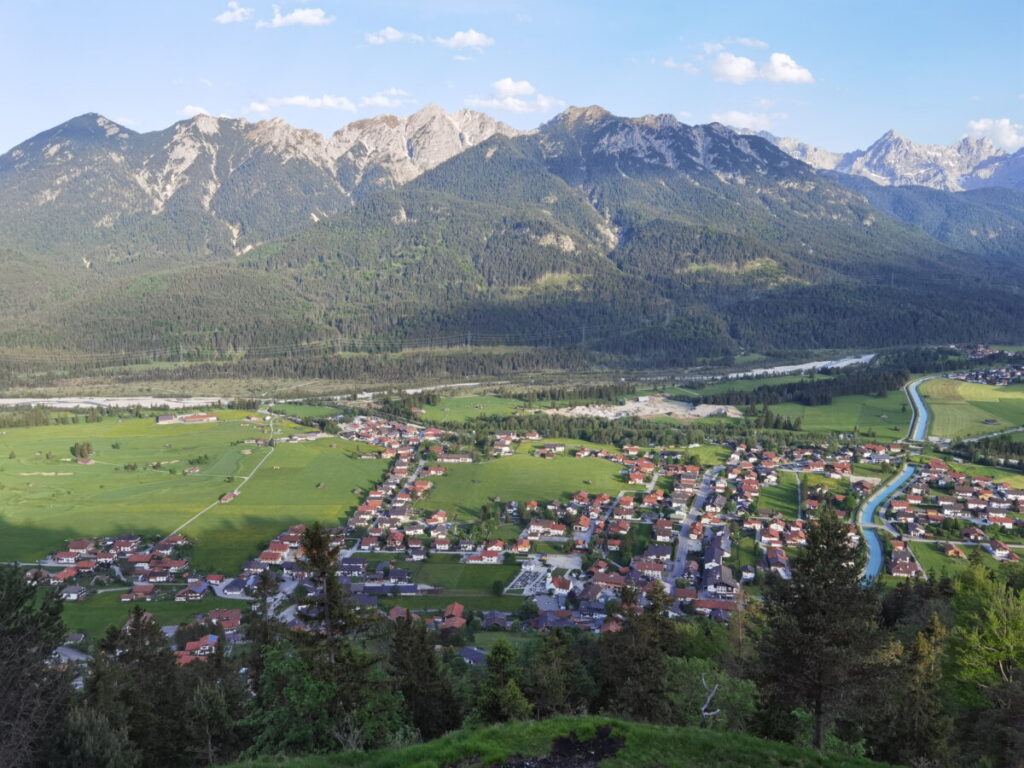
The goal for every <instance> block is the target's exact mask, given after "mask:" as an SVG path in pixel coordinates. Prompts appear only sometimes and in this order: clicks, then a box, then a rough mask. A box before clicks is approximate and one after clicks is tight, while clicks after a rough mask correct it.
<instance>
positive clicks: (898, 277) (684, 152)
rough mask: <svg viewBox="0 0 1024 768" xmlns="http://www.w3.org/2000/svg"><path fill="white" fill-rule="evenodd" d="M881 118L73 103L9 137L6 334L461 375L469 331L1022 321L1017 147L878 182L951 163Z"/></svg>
mask: <svg viewBox="0 0 1024 768" xmlns="http://www.w3.org/2000/svg"><path fill="white" fill-rule="evenodd" d="M887 136H888V139H886V137H883V139H886V141H885V144H886V146H887V147H888V149H886V148H885V147H882V146H879V142H876V144H875V145H872V147H871V148H869V150H867V151H866V152H864V153H861V154H860V155H859V156H858V157H856V158H853V157H850V156H842V157H838V158H836V157H832V156H830V155H826V154H823V153H822V151H818V150H813V149H812V148H809V147H801V146H797V145H796V144H795V143H793V142H790V141H788V140H781V139H775V138H774V137H765V136H759V135H750V134H743V133H739V132H737V131H734V130H732V129H729V128H727V127H726V126H723V125H720V124H717V123H712V124H709V125H695V126H691V125H685V124H683V123H681V122H679V121H678V120H676V119H675V118H674V117H671V116H668V115H659V116H646V117H639V118H625V117H619V116H615V115H612V114H611V113H609V112H608V111H606V110H604V109H602V108H600V107H587V108H575V107H573V108H569V109H567V110H566V111H564V112H562V113H561V114H559V115H557V116H556V117H555V118H553V119H552V120H550V121H548V122H547V123H544V124H543V125H541V126H540V127H538V128H537V129H536V130H533V131H529V132H520V131H516V130H514V129H512V128H510V127H509V126H507V125H504V124H502V123H500V122H498V121H496V120H494V119H492V118H490V117H488V116H486V115H483V114H480V113H476V112H471V111H466V110H463V111H461V112H456V113H453V114H446V113H444V112H443V111H442V110H441V109H440V108H438V107H433V106H431V107H427V108H425V109H423V110H421V111H419V112H417V113H415V114H413V115H411V116H409V117H407V118H397V117H393V116H388V115H383V116H380V117H376V118H372V119H368V120H361V121H358V122H355V123H352V124H350V125H347V126H345V127H343V128H342V129H341V130H339V131H337V132H336V133H335V134H333V135H332V136H330V137H324V136H321V135H319V134H316V133H313V132H310V131H304V130H300V129H296V128H293V127H291V126H289V125H287V124H286V123H284V122H282V121H280V120H271V121H265V122H257V123H250V122H247V121H245V120H237V119H229V118H214V117H210V116H206V115H200V116H197V117H195V118H192V119H189V120H185V121H182V122H179V123H177V124H175V125H173V126H171V127H170V128H168V129H166V130H163V131H158V132H152V133H136V132H134V131H131V130H128V129H127V128H124V127H123V126H120V125H117V124H116V123H114V122H112V121H110V120H108V119H106V118H104V117H102V116H100V115H96V114H87V115H82V116H80V117H77V118H74V119H72V120H69V121H68V122H66V123H63V124H61V125H59V126H57V127H55V128H53V129H51V130H48V131H45V132H43V133H41V134H39V135H38V136H35V137H33V138H31V139H29V140H28V141H26V142H24V143H22V144H20V145H18V146H17V147H15V148H14V149H12V150H11V151H9V152H8V153H6V154H5V155H3V156H0V266H2V269H3V271H4V275H5V279H4V281H2V284H0V320H2V324H0V348H4V349H6V350H8V351H9V354H12V355H13V354H14V353H13V352H10V350H15V351H17V353H18V354H19V355H21V357H20V358H17V359H23V360H28V359H33V360H48V359H57V358H56V357H54V356H55V355H63V356H64V358H61V359H71V360H75V361H82V360H87V359H90V360H91V359H95V360H100V359H102V360H105V361H123V360H134V359H136V358H137V357H138V358H140V359H142V358H145V359H175V360H177V359H180V360H189V359H192V360H199V359H206V358H208V357H210V356H211V355H212V356H214V357H218V356H219V358H220V359H221V362H222V363H223V362H224V360H233V361H238V360H239V359H243V360H249V361H252V360H255V359H264V358H267V359H270V358H273V360H274V362H273V363H272V364H270V363H268V366H271V367H273V366H281V365H282V363H281V362H280V357H281V355H283V354H285V353H287V354H288V355H292V356H294V355H295V354H302V355H303V356H312V355H314V354H315V355H317V356H319V357H321V358H323V357H325V356H328V355H327V353H328V352H329V353H331V355H329V357H330V361H329V362H328V363H324V364H323V366H325V367H320V368H317V369H316V370H317V371H318V372H321V373H325V375H330V374H332V373H342V372H351V371H352V370H354V367H357V368H359V366H362V367H361V368H359V370H360V371H368V370H370V369H371V368H372V367H373V366H374V365H378V364H379V363H380V360H379V359H377V358H376V357H374V355H376V354H377V353H378V352H381V351H394V350H406V351H407V353H408V352H409V351H410V350H414V351H416V354H417V355H420V357H421V358H422V357H428V356H429V355H430V354H431V353H432V352H436V351H437V350H444V355H447V356H448V357H447V358H446V360H447V362H446V363H445V364H444V365H445V366H446V368H445V370H448V371H451V370H452V365H453V364H452V363H451V359H450V358H451V354H452V350H453V348H456V347H457V348H460V349H462V350H463V353H464V352H465V349H464V348H469V350H468V351H470V352H471V353H472V354H471V355H469V356H468V357H470V358H472V361H471V362H465V363H460V364H459V365H463V367H462V368H460V370H463V371H465V372H467V373H471V374H475V373H481V372H493V371H504V372H507V371H509V370H514V369H521V368H524V367H530V366H545V367H562V366H566V365H584V364H587V365H590V364H595V363H602V364H616V365H632V366H637V365H639V366H645V367H655V366H669V365H679V364H691V363H695V362H700V361H703V360H714V359H723V358H728V357H730V356H731V355H734V354H737V353H741V352H745V351H759V352H770V351H773V350H786V349H809V348H839V347H853V346H879V345H889V344H898V343H920V342H933V341H935V342H942V341H956V340H969V339H976V338H982V337H984V338H986V339H989V340H997V337H998V338H1016V337H1017V336H1019V334H1020V333H1021V331H1024V317H1021V313H1019V312H1018V311H1017V309H1016V307H1017V303H1018V302H1019V300H1020V294H1021V289H1022V287H1024V264H1022V263H1021V261H1020V258H1019V256H1020V254H1021V253H1024V191H1021V190H1020V189H1017V188H1014V187H1013V186H1012V185H1011V186H1005V187H1004V186H997V185H996V182H998V181H999V180H1000V179H1004V178H1012V173H1010V172H1009V171H1008V170H1007V168H1011V166H1012V163H1013V162H1017V160H1016V159H1015V158H1017V157H1018V156H1017V155H1004V154H998V153H996V152H995V151H994V150H993V149H992V148H991V147H990V146H989V145H987V144H985V143H980V142H968V141H966V140H965V142H961V144H960V145H957V147H955V148H952V149H951V150H950V153H947V154H944V155H941V157H939V155H935V157H934V158H933V161H934V163H936V164H937V166H939V165H941V166H942V168H946V169H947V171H948V173H947V176H946V177H944V178H953V176H952V175H950V174H954V173H955V172H956V173H959V172H960V170H963V173H960V175H959V176H956V179H958V184H959V185H960V186H962V187H965V188H966V187H968V186H970V185H969V184H964V183H963V182H964V179H965V178H966V177H968V176H970V177H971V178H984V179H985V184H984V185H980V186H978V188H971V189H967V190H966V191H962V192H952V191H947V190H945V189H935V188H932V187H927V186H899V185H898V183H897V184H886V185H882V184H879V183H876V182H875V181H874V180H872V179H871V178H870V177H869V176H867V175H865V174H867V173H879V171H878V169H879V168H882V167H887V166H884V163H885V162H890V164H892V163H896V161H897V160H900V161H901V162H903V161H905V162H904V164H903V165H904V167H903V168H902V170H901V171H900V172H899V173H900V174H901V175H899V176H898V178H901V179H906V178H912V177H914V178H920V177H919V176H918V177H915V176H914V173H915V172H913V171H912V170H910V169H909V165H908V164H911V163H912V162H918V161H919V160H920V158H925V157H932V155H930V154H929V152H928V151H925V150H922V149H920V148H919V147H918V148H915V146H914V145H910V144H909V143H907V142H906V140H902V139H900V138H899V137H896V136H895V135H893V136H889V135H888V134H887ZM880 141H882V140H880ZM900 146H902V147H904V148H903V149H899V148H898V147H900ZM947 149H949V148H947ZM947 155H948V157H947ZM1018 155H1019V153H1018ZM954 156H955V157H956V158H961V160H958V161H955V159H949V158H954ZM801 157H803V158H806V159H807V161H808V162H805V161H804V160H803V159H801ZM968 157H969V158H971V160H970V161H968V160H966V159H964V158H968ZM830 158H831V159H830ZM886 158H888V160H885V159H886ZM936 158H938V159H936ZM942 158H946V159H942ZM833 160H834V161H835V162H834V163H833V162H832V161H833ZM922 162H923V161H922ZM958 162H959V163H960V164H959V165H957V163H958ZM971 163H974V165H973V166H972V167H970V168H969V169H968V166H970V165H971ZM986 163H988V165H986ZM830 165H831V167H829V166H830ZM844 168H849V169H851V172H849V173H846V172H843V169H844ZM985 168H991V169H992V170H991V172H989V173H988V175H987V176H986V175H984V174H983V173H982V172H983V171H984V169H985ZM957 169H960V170H957ZM979 169H980V170H979ZM894 173H895V172H894ZM893 178H894V179H895V178H897V176H893ZM936 178H938V177H936ZM993 180H994V181H993ZM427 350H429V351H427ZM338 352H344V353H346V354H345V355H337V354H334V353H338ZM33 355H34V356H35V357H33ZM147 355H148V357H146V356H147ZM88 356H94V357H88ZM11 359H15V358H14V357H12V358H11ZM224 364H226V363H224ZM418 364H419V363H418ZM332 366H333V367H332ZM339 366H340V367H339ZM249 370H250V372H252V369H249Z"/></svg>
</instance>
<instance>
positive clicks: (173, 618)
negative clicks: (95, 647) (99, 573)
mask: <svg viewBox="0 0 1024 768" xmlns="http://www.w3.org/2000/svg"><path fill="white" fill-rule="evenodd" d="M123 592H124V590H118V591H116V592H103V593H102V594H98V595H92V596H91V597H90V598H89V599H88V600H86V601H85V602H84V603H64V625H65V626H66V627H67V628H68V632H83V633H85V635H86V638H87V640H88V641H89V642H94V641H96V640H97V639H99V638H101V637H102V636H103V633H104V632H106V629H107V627H109V626H116V627H121V626H123V625H124V622H125V621H126V620H127V619H128V614H129V612H130V611H131V609H132V606H133V605H139V606H140V607H141V608H142V610H144V611H147V612H149V613H151V614H153V616H154V618H156V620H157V622H158V623H159V624H160V626H162V627H166V626H172V625H174V626H177V625H178V624H181V623H183V622H189V621H192V620H193V618H194V616H195V615H196V614H197V613H206V612H208V611H212V610H214V609H216V608H242V609H243V610H244V609H247V608H248V603H247V602H246V601H244V600H225V599H223V598H219V597H206V598H204V599H202V600H200V601H198V602H195V603H176V602H174V600H173V599H172V600H160V601H153V602H151V603H134V604H133V603H122V602H121V601H120V598H121V595H122V594H123Z"/></svg>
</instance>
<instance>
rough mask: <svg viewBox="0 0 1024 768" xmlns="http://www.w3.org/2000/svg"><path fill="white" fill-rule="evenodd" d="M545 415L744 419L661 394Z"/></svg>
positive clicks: (735, 412) (730, 409)
mask: <svg viewBox="0 0 1024 768" xmlns="http://www.w3.org/2000/svg"><path fill="white" fill-rule="evenodd" d="M544 413H551V414H555V415H557V416H584V417H597V418H599V419H623V418H626V417H628V416H637V417H639V418H641V419H650V418H654V417H656V416H670V417H672V418H675V419H681V420H684V421H688V420H691V419H706V418H708V417H709V416H728V417H729V418H731V419H739V418H742V417H743V414H742V413H741V412H740V409H739V408H737V407H736V406H734V405H712V404H703V405H694V404H693V403H683V402H680V401H679V400H670V399H669V398H667V397H662V396H660V395H656V396H651V397H643V398H639V399H637V400H630V401H629V402H627V403H625V404H624V405H607V404H601V405H574V406H573V407H572V408H549V409H547V410H545V411H544Z"/></svg>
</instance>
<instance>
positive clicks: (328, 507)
mask: <svg viewBox="0 0 1024 768" xmlns="http://www.w3.org/2000/svg"><path fill="white" fill-rule="evenodd" d="M364 450H365V448H364V447H363V445H362V444H361V443H354V442H349V441H346V440H340V439H331V440H317V441H315V442H309V443H290V444H285V445H279V446H278V447H277V448H276V449H275V450H274V454H273V456H272V457H271V458H270V459H268V460H267V463H266V464H264V465H263V467H262V468H261V470H260V472H259V473H258V474H257V475H256V476H255V477H253V479H252V480H251V481H250V482H249V483H247V484H246V486H245V487H244V488H243V489H242V493H241V495H240V496H239V497H238V498H237V499H235V500H234V501H232V502H231V503H230V504H218V505H217V506H215V507H213V508H212V509H211V510H210V511H208V512H207V513H205V514H204V515H203V516H202V517H200V518H199V519H198V520H196V521H195V522H193V523H191V524H190V525H188V527H186V528H185V530H184V531H183V533H185V534H186V535H188V536H189V538H191V539H192V540H193V541H194V542H195V558H194V564H195V565H196V567H197V568H201V569H207V570H225V571H227V572H228V573H235V572H237V570H238V569H239V567H240V566H241V564H242V563H243V562H244V561H245V560H247V559H249V558H251V557H254V556H255V555H257V554H259V549H260V547H261V546H262V545H263V544H264V543H265V542H267V541H269V540H270V539H272V538H273V537H274V536H276V535H277V534H279V533H280V532H281V531H282V530H284V529H285V528H287V527H288V526H289V525H295V524H297V523H312V522H313V521H315V520H321V521H323V522H325V523H329V524H332V525H337V524H338V523H339V522H340V521H342V520H344V519H345V518H347V517H348V515H349V513H350V512H351V511H352V510H353V509H355V507H356V506H358V504H359V501H360V499H361V494H362V492H364V491H367V490H369V489H370V488H371V487H373V486H374V485H375V484H376V483H377V482H379V481H380V479H381V477H382V476H383V474H384V472H385V470H386V469H387V466H388V462H387V461H385V460H383V459H359V458H357V455H358V454H359V453H362V452H363V451H364ZM275 467H277V469H275ZM321 483H322V484H323V487H322V488H318V487H317V486H318V485H319V484H321ZM196 511H198V510H196Z"/></svg>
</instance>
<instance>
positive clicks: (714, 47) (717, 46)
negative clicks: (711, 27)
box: [700, 43, 725, 53]
mask: <svg viewBox="0 0 1024 768" xmlns="http://www.w3.org/2000/svg"><path fill="white" fill-rule="evenodd" d="M700 48H701V50H702V51H704V53H718V52H719V51H724V50H725V45H723V44H722V43H701V44H700Z"/></svg>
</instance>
